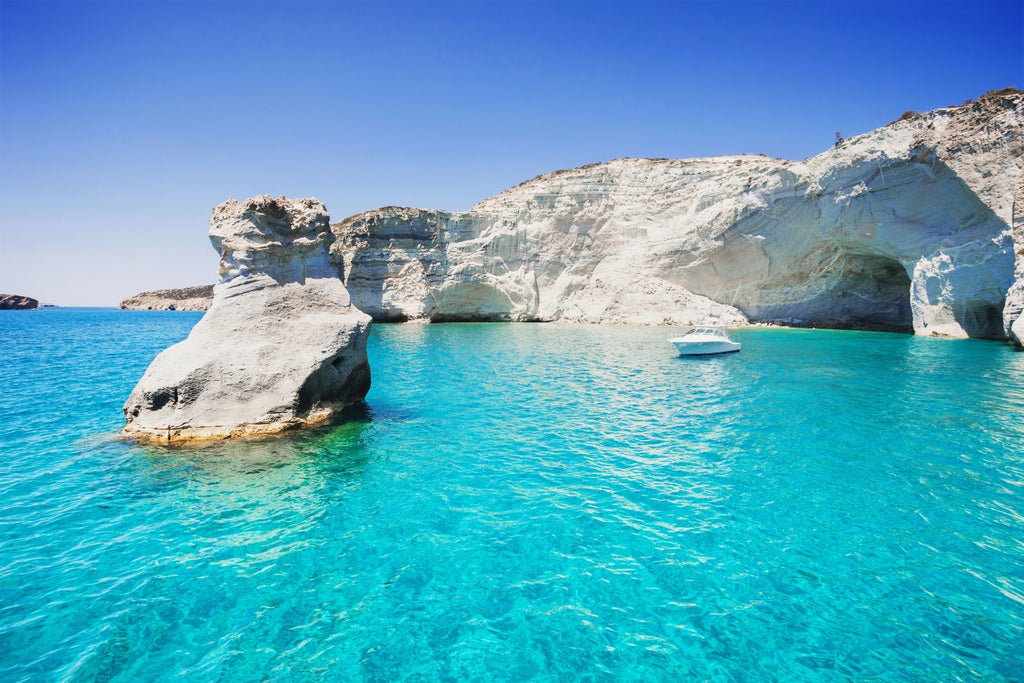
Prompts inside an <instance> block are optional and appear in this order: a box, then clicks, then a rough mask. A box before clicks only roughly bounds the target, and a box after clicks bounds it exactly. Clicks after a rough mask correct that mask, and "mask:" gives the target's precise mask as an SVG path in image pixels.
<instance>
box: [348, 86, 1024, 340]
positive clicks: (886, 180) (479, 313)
mask: <svg viewBox="0 0 1024 683" xmlns="http://www.w3.org/2000/svg"><path fill="white" fill-rule="evenodd" d="M1021 133H1022V96H1021V93H1019V92H1016V91H1005V92H1001V93H994V94H991V95H989V96H986V97H983V98H982V99H981V100H979V101H978V102H977V103H972V104H969V105H965V106H961V107H951V108H947V109H939V110H936V111H934V112H931V113H929V114H925V115H919V116H912V117H907V118H906V119H905V120H900V121H898V122H895V123H892V124H890V125H888V126H886V127H884V128H881V129H879V130H876V131H873V132H871V133H868V134H866V135H861V136H859V137H856V138H852V139H849V140H845V141H843V142H842V143H841V144H839V145H837V146H835V147H833V148H831V149H829V150H828V151H826V152H824V153H822V154H820V155H818V156H816V157H814V158H812V159H808V160H805V161H803V162H790V161H784V160H779V159H770V158H767V157H754V156H738V157H716V158H711V159H691V160H666V159H619V160H616V161H611V162H608V163H604V164H595V165H592V166H586V167H582V168H578V169H573V170H569V171H557V172H554V173H548V174H546V175H542V176H539V177H537V178H535V179H533V180H531V181H528V182H526V183H523V184H522V185H520V186H518V187H515V188H512V189H510V190H507V191H505V192H502V193H501V194H499V195H497V196H495V197H492V198H490V199H487V200H484V201H482V202H480V203H479V204H477V205H476V206H474V207H473V208H472V209H470V210H469V211H467V212H464V213H450V212H444V211H433V210H421V209H404V208H395V207H389V208H385V209H379V210H377V211H371V212H367V213H364V214H359V215H357V216H353V217H351V218H348V219H346V220H344V221H341V222H340V223H337V224H335V225H334V226H333V229H334V231H335V234H336V235H337V239H336V240H335V243H334V245H333V246H332V254H333V257H334V258H335V260H336V261H337V262H338V263H340V264H343V265H344V274H345V278H346V284H347V286H348V289H349V291H350V292H351V294H352V297H353V302H354V303H355V305H356V306H358V307H359V308H360V309H361V310H364V311H366V312H368V313H370V314H371V315H373V316H374V317H375V318H377V319H391V320H405V319H430V320H574V321H589V322H644V323H650V322H666V323H670V322H692V321H696V320H699V319H702V318H704V317H707V316H709V315H712V316H717V317H721V318H723V319H724V320H725V321H726V322H736V321H743V320H750V321H771V322H784V323H791V324H801V325H822V326H831V327H865V328H873V329H894V330H904V331H908V332H909V331H914V332H916V333H918V334H940V335H949V336H982V337H1004V336H1006V335H1011V334H1012V333H1013V331H1014V330H1017V333H1018V334H1020V332H1021V331H1022V330H1020V329H1019V328H1020V327H1021V326H1022V325H1021V324H1020V323H1018V322H1017V321H1018V320H1019V318H1020V314H1021V310H1022V308H1024V284H1022V282H1024V263H1022V262H1024V228H1022V224H1024V221H1022V220H1021V215H1022V214H1024V209H1022V208H1021V206H1022V205H1024V190H1022V189H1021V188H1022V178H1024V135H1022V134H1021ZM1015 207H1016V213H1017V216H1016V217H1015ZM1015 323H1017V324H1016V326H1014V325H1015Z"/></svg>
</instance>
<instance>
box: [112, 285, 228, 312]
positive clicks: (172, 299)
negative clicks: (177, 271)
mask: <svg viewBox="0 0 1024 683" xmlns="http://www.w3.org/2000/svg"><path fill="white" fill-rule="evenodd" d="M212 302H213V285H202V286H199V287H184V288H181V289H158V290H154V291H152V292H142V293H141V294H136V295H134V296H130V297H128V298H127V299H125V300H124V301H122V302H121V304H120V305H119V306H118V308H121V309H123V310H128V311H205V310H207V309H209V308H210V304H211V303H212Z"/></svg>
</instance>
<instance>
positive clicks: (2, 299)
mask: <svg viewBox="0 0 1024 683" xmlns="http://www.w3.org/2000/svg"><path fill="white" fill-rule="evenodd" d="M37 308H39V301H38V300H37V299H33V298H32V297H30V296H21V295H19V294H0V311H32V310H35V309H37Z"/></svg>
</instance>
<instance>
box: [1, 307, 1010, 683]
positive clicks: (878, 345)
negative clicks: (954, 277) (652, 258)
mask: <svg viewBox="0 0 1024 683" xmlns="http://www.w3.org/2000/svg"><path fill="white" fill-rule="evenodd" d="M198 319H199V314H192V313H180V312H179V313H175V312H128V311H116V310H104V309H48V310H42V311H38V312H20V311H12V312H7V311H5V312H2V313H0V373H2V378H3V382H2V387H3V388H2V393H0V680H2V681H51V680H52V681H144V680H181V681H434V680H452V681H477V680H497V681H577V680H579V681H689V680H693V681H704V680H709V681H750V682H754V681H757V682H761V681H900V682H905V681H921V682H928V683H934V682H936V681H1021V680H1024V456H1022V455H1021V446H1022V444H1024V354H1020V353H1015V352H1014V351H1012V350H1011V349H1010V348H1009V347H1007V346H1004V345H1001V344H998V343H995V342H986V341H978V340H970V341H955V340H948V339H945V340H944V339H927V338H915V337H910V336H902V335H895V334H882V333H860V332H836V331H814V330H780V329H747V330H741V331H738V332H737V333H736V334H735V337H736V338H737V339H738V340H739V341H741V342H743V345H744V346H743V351H742V352H741V353H739V354H731V355H727V356H720V357H711V358H689V359H687V358H680V357H678V356H676V355H675V352H674V350H673V349H672V347H671V346H670V345H669V344H668V343H667V342H666V338H667V336H668V334H669V332H670V330H668V329H667V328H657V327H618V326H609V327H586V326H567V325H543V324H535V325H530V324H520V325H508V324H493V325H476V324H473V325H404V326H402V325H377V326H375V327H374V328H373V332H372V336H371V340H370V361H371V363H372V367H373V388H372V390H371V392H370V395H369V396H368V397H367V400H366V402H365V405H362V406H358V407H356V408H354V409H352V410H350V411H349V413H348V415H347V418H348V421H347V422H346V423H344V424H340V425H338V426H334V427H330V428H320V429H315V430H310V431H306V432H300V433H295V434H292V435H289V436H285V437H282V438H277V439H272V440H265V441H256V442H246V443H242V442H238V443H218V444H214V445H210V446H206V447H202V448H194V447H193V448H158V447H146V446H140V445H138V444H136V443H133V442H130V441H124V440H121V439H119V438H118V436H117V433H118V430H119V428H120V427H121V424H122V415H121V406H122V404H123V402H124V399H125V398H126V397H127V395H128V392H129V391H130V390H131V388H132V387H133V386H134V384H135V382H136V380H137V379H138V378H139V376H140V375H141V374H142V372H143V371H144V370H145V368H146V366H147V365H148V363H149V361H150V360H151V359H152V358H153V356H154V355H155V354H156V353H157V352H158V351H160V350H161V349H163V348H164V347H166V346H167V345H169V344H171V343H173V342H175V341H177V340H179V339H182V338H184V337H185V335H186V334H187V333H188V330H189V329H190V327H191V326H192V325H193V324H194V323H195V322H196V321H197V320H198Z"/></svg>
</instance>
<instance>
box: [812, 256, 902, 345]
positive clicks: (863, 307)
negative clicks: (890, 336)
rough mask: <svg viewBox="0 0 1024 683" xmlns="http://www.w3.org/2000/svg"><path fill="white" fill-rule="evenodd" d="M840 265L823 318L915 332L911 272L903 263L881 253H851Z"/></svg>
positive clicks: (836, 322) (844, 324)
mask: <svg viewBox="0 0 1024 683" xmlns="http://www.w3.org/2000/svg"><path fill="white" fill-rule="evenodd" d="M841 269H842V276H841V277H840V278H839V279H838V280H837V286H836V288H835V289H834V290H833V291H832V292H831V296H830V297H829V299H830V301H829V305H828V311H827V318H828V320H826V321H823V322H826V323H827V324H828V326H829V327H833V328H844V329H858V330H878V331H884V332H903V333H908V334H913V333H914V315H913V312H912V311H911V308H910V275H909V274H908V273H907V270H906V268H904V267H903V264H901V263H900V262H899V261H897V260H896V259H894V258H891V257H889V256H883V255H879V254H849V255H847V256H846V257H845V258H844V259H842V261H841Z"/></svg>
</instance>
